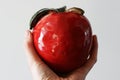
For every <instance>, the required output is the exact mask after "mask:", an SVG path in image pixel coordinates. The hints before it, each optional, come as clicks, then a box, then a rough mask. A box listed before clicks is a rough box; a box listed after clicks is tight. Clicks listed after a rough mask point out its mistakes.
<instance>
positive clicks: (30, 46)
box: [24, 30, 40, 65]
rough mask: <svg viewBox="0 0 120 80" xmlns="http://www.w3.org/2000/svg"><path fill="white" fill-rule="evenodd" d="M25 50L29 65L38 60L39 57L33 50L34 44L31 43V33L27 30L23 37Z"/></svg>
mask: <svg viewBox="0 0 120 80" xmlns="http://www.w3.org/2000/svg"><path fill="white" fill-rule="evenodd" d="M24 44H25V51H26V55H27V58H28V62H29V63H30V65H31V64H32V63H33V62H36V63H38V62H40V58H39V56H38V54H37V52H36V51H35V48H34V45H33V39H32V34H31V32H30V31H29V30H27V31H26V37H25V42H24Z"/></svg>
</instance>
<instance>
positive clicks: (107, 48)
mask: <svg viewBox="0 0 120 80" xmlns="http://www.w3.org/2000/svg"><path fill="white" fill-rule="evenodd" d="M119 3H120V0H0V80H32V76H31V73H30V71H29V67H28V64H27V60H26V55H25V52H24V46H23V41H24V33H25V30H27V29H28V28H29V21H30V18H31V17H32V15H33V14H34V13H35V12H36V11H38V10H39V9H41V8H44V7H49V8H59V7H62V6H64V5H66V6H67V7H68V8H69V7H73V6H76V7H80V8H82V9H84V11H85V14H84V15H85V16H86V17H87V18H88V19H89V21H90V23H91V26H92V30H93V34H96V35H97V36H98V41H99V51H98V62H97V63H96V64H95V66H94V68H92V70H91V71H90V73H89V74H88V75H87V78H86V80H120V69H119V68H120V62H119V61H120V36H119V35H120V4H119Z"/></svg>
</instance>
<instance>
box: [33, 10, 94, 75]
mask: <svg viewBox="0 0 120 80" xmlns="http://www.w3.org/2000/svg"><path fill="white" fill-rule="evenodd" d="M33 36H34V44H35V48H36V50H37V51H38V53H39V55H40V57H41V58H42V59H43V60H44V61H45V63H46V64H47V65H48V66H49V67H50V68H52V69H53V70H54V71H55V72H60V73H66V72H70V71H72V70H74V69H76V68H78V67H80V66H81V65H82V64H84V63H85V61H86V60H87V57H88V55H89V53H88V52H89V50H90V46H91V40H92V38H91V37H92V31H91V26H90V24H89V21H88V20H87V19H86V17H85V16H83V15H80V14H77V13H73V12H60V13H55V12H51V13H50V14H48V15H46V16H45V17H43V18H42V19H41V20H40V21H39V22H38V23H37V25H36V26H35V28H34V29H33Z"/></svg>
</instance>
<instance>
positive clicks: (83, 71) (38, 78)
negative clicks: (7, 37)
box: [24, 30, 98, 80]
mask: <svg viewBox="0 0 120 80" xmlns="http://www.w3.org/2000/svg"><path fill="white" fill-rule="evenodd" d="M24 46H25V51H26V56H27V59H28V63H29V67H30V71H31V72H32V76H33V80H85V78H86V76H87V74H88V72H89V71H90V70H91V69H92V67H93V66H94V64H95V63H96V61H97V52H98V42H97V37H96V35H93V41H92V47H91V50H90V53H89V54H90V57H89V59H88V60H87V62H86V63H85V64H84V65H83V66H81V67H80V68H78V69H76V70H75V71H73V72H71V73H70V74H69V75H67V76H66V77H61V76H58V75H57V74H56V73H54V72H53V71H52V70H51V69H50V68H49V67H48V66H47V65H46V64H45V63H44V62H43V61H42V60H41V59H40V57H39V56H38V54H37V52H36V51H35V48H34V45H33V38H32V34H31V32H30V31H29V30H27V31H26V36H25V42H24Z"/></svg>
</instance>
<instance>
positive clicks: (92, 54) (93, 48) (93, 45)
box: [83, 35, 98, 71]
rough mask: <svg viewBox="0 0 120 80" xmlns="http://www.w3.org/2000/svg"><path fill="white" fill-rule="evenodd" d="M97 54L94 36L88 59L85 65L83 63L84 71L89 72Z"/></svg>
mask: <svg viewBox="0 0 120 80" xmlns="http://www.w3.org/2000/svg"><path fill="white" fill-rule="evenodd" d="M97 52H98V42H97V36H96V35H94V36H93V42H92V48H91V51H90V57H89V59H88V61H87V63H85V65H84V66H83V67H84V68H86V70H88V71H89V70H90V69H91V68H92V67H93V66H94V64H95V63H96V61H97Z"/></svg>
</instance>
